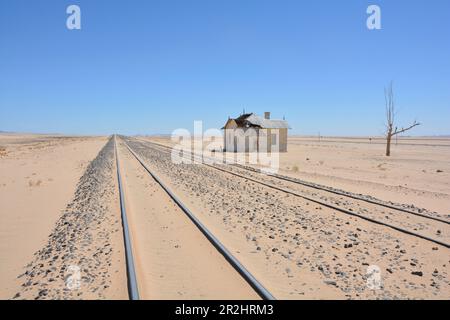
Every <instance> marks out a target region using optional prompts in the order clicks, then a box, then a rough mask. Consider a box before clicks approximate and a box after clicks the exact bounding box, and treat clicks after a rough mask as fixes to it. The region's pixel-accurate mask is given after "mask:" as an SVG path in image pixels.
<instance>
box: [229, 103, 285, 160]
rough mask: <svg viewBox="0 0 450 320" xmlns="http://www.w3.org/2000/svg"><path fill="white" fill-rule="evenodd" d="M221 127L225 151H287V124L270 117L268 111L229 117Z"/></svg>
mask: <svg viewBox="0 0 450 320" xmlns="http://www.w3.org/2000/svg"><path fill="white" fill-rule="evenodd" d="M222 129H223V130H224V135H223V139H224V151H225V152H287V137H288V130H289V124H288V122H287V121H286V120H272V119H270V112H265V113H264V117H260V116H258V115H256V114H254V113H247V114H243V115H241V116H239V117H238V118H236V119H231V118H229V119H228V121H227V123H226V124H225V126H224V127H223V128H222Z"/></svg>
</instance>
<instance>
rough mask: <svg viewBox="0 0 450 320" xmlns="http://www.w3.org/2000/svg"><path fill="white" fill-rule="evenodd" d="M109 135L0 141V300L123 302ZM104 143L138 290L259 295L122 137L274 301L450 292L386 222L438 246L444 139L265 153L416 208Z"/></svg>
mask: <svg viewBox="0 0 450 320" xmlns="http://www.w3.org/2000/svg"><path fill="white" fill-rule="evenodd" d="M113 141H114V139H108V138H106V137H63V136H39V135H2V136H0V191H1V193H0V197H1V198H0V200H1V201H0V213H1V216H0V219H1V225H0V228H1V229H0V236H1V239H0V240H1V242H2V245H1V246H0V256H1V264H0V268H1V272H2V274H1V277H2V278H1V283H2V288H1V289H0V293H1V296H0V298H2V299H11V298H14V299H127V298H128V292H127V274H126V264H125V257H124V239H123V233H122V232H123V230H122V224H121V216H120V205H119V195H118V183H117V172H116V170H117V168H116V164H115V154H114V143H113ZM117 141H118V144H117V145H118V148H117V151H118V155H119V162H120V164H121V165H120V167H121V175H122V178H123V186H124V194H125V203H126V208H127V215H128V223H129V225H130V232H131V240H132V247H133V255H134V258H135V262H136V274H137V279H138V286H139V291H140V294H141V298H142V299H208V298H219V299H258V298H259V297H258V295H257V294H256V293H255V292H254V291H253V290H252V288H251V287H250V286H249V285H248V283H247V282H246V281H244V279H243V278H242V277H241V276H240V275H239V274H238V273H237V271H236V270H234V269H233V268H232V267H231V266H230V265H229V264H228V263H227V261H226V260H225V259H224V257H223V256H222V255H220V254H219V253H218V251H217V250H215V248H214V247H213V246H212V245H211V243H210V242H208V241H207V240H206V238H205V237H204V236H203V235H202V234H201V232H199V230H198V229H197V228H196V227H195V226H194V225H193V224H192V223H191V221H190V220H189V219H188V218H187V216H186V215H185V214H184V213H183V212H182V211H181V210H180V208H179V207H178V206H177V205H176V204H175V203H174V202H173V200H172V199H171V198H170V197H169V196H168V195H167V194H166V193H165V191H163V189H161V187H160V186H159V185H158V184H157V183H156V182H155V180H154V179H153V178H152V177H151V176H150V175H148V173H146V171H145V170H144V169H143V167H142V166H141V165H140V164H139V163H138V162H137V161H136V159H135V158H134V157H133V156H132V155H131V153H130V152H129V150H128V149H127V148H126V145H128V146H129V147H130V148H132V149H133V150H134V152H136V154H138V155H139V157H141V159H142V160H143V161H145V163H146V165H148V167H149V168H151V170H153V171H154V172H155V173H156V174H157V175H158V176H159V177H160V178H161V179H162V180H163V181H164V183H165V184H166V185H167V186H168V187H169V188H170V189H171V190H172V192H174V193H175V194H176V195H177V197H178V198H179V199H181V200H182V201H183V203H184V204H185V206H186V207H188V208H189V209H190V210H191V211H192V212H194V213H195V215H196V216H197V218H198V219H199V220H200V221H201V222H202V223H203V224H204V225H205V226H206V227H207V228H208V229H209V230H210V231H211V232H212V233H213V234H214V235H215V236H216V237H217V238H218V239H219V240H220V241H221V242H222V244H223V245H225V246H226V247H227V248H228V250H229V251H230V252H231V253H232V254H233V255H234V256H235V257H236V258H237V259H238V260H239V261H240V262H241V263H242V264H243V265H244V266H245V267H246V268H247V270H248V271H249V272H251V274H252V275H253V276H254V277H255V278H256V279H258V281H260V283H261V284H263V285H264V286H265V287H266V288H267V289H268V290H269V291H270V292H271V293H272V294H273V295H274V296H275V297H276V298H278V299H449V298H450V276H449V273H450V259H449V257H450V249H449V248H448V247H446V246H443V245H440V244H437V243H435V242H432V241H429V240H426V239H424V238H420V237H417V236H414V235H411V234H407V233H405V232H402V231H399V230H397V229H395V228H392V227H389V225H391V226H395V227H397V228H400V229H404V230H409V231H411V232H413V233H414V234H417V235H419V236H420V235H421V236H423V237H425V238H431V239H435V240H437V241H440V242H442V243H444V244H445V243H447V244H448V243H450V241H449V239H450V228H449V224H445V221H450V215H449V204H450V202H449V200H450V182H449V172H450V164H449V162H448V159H449V156H450V139H445V138H439V139H438V138H414V139H413V138H401V139H399V141H398V143H396V142H394V145H393V148H392V157H390V158H386V157H385V156H384V155H383V154H384V144H383V141H382V140H380V139H371V140H369V139H368V138H325V137H321V138H320V140H319V138H318V137H291V138H290V139H289V145H288V152H287V153H284V154H280V170H279V174H281V175H284V176H288V177H295V178H298V179H301V180H302V181H308V182H310V183H313V184H316V185H317V184H318V185H322V186H326V187H330V188H334V189H339V190H341V191H345V192H350V193H351V194H353V195H356V196H361V195H363V196H361V197H363V198H364V197H367V198H368V199H372V198H376V199H377V201H380V203H386V204H391V203H393V205H395V206H397V207H399V208H407V209H408V210H412V211H413V212H416V213H418V214H419V215H412V214H409V213H405V212H401V211H396V210H391V209H389V208H386V207H380V206H378V205H374V204H370V203H366V202H364V201H363V200H358V199H350V198H347V197H345V196H342V195H336V194H332V193H329V192H328V191H326V190H310V188H309V187H305V186H301V185H297V184H295V183H293V182H289V181H280V180H277V179H276V177H271V176H266V175H262V174H260V173H257V172H253V171H249V170H246V169H245V170H244V168H240V167H234V166H229V165H216V167H218V168H220V169H223V170H222V171H220V170H217V169H215V168H212V167H208V166H206V165H204V164H174V163H173V162H172V161H171V154H170V150H168V149H167V148H163V147H161V146H158V145H155V144H153V142H157V143H159V144H162V145H166V146H173V142H172V141H170V139H169V138H167V137H121V138H117ZM198 151H199V150H196V152H198ZM220 156H222V155H221V154H216V157H220ZM226 156H227V157H232V156H233V155H232V154H226ZM253 167H254V168H257V166H253ZM230 172H231V173H235V174H238V175H241V177H239V176H237V175H233V174H230ZM264 184H266V185H264ZM271 186H276V188H273V187H271ZM277 188H278V189H277ZM282 190H289V191H290V192H288V193H286V192H284V191H282ZM302 196H307V197H311V198H313V199H319V200H320V201H321V202H323V203H325V204H326V205H321V204H318V203H317V202H314V201H309V200H307V199H305V198H304V197H302ZM327 205H332V206H338V207H340V208H343V209H346V210H350V211H352V212H354V213H355V214H357V215H359V216H355V215H349V214H346V213H344V212H340V211H338V210H335V209H333V208H332V207H329V206H327ZM428 217H432V218H438V219H439V220H442V221H444V223H443V222H440V221H436V220H430V219H429V218H428ZM364 218H370V219H375V220H377V221H379V222H382V223H384V224H374V223H373V222H370V221H368V220H366V219H364ZM73 267H77V268H79V271H80V279H79V282H78V284H79V287H77V288H75V289H74V288H71V287H70V286H68V280H69V279H70V278H71V277H72V276H73V274H72V273H70V272H73V269H72V268H73ZM374 268H375V269H376V270H378V272H379V276H380V281H379V282H377V287H376V288H373V287H371V286H370V285H369V282H368V281H370V280H371V274H372V273H371V272H372V271H373V270H374ZM371 270H372V271H371ZM69 271H70V272H69ZM69 284H70V283H69ZM72 284H73V283H72Z"/></svg>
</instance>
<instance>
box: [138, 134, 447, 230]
mask: <svg viewBox="0 0 450 320" xmlns="http://www.w3.org/2000/svg"><path fill="white" fill-rule="evenodd" d="M138 140H139V141H142V142H144V143H150V144H154V145H157V146H160V147H163V148H167V149H170V150H171V149H172V148H171V147H169V146H166V145H163V144H160V143H156V142H153V141H147V140H140V139H138ZM190 153H191V154H193V155H195V153H193V152H192V151H191V152H190ZM211 159H213V158H211ZM233 166H235V167H237V168H240V169H243V170H247V171H251V172H255V173H259V174H264V175H266V176H269V177H273V178H276V179H279V180H284V181H288V182H291V183H295V184H299V185H302V186H305V187H309V188H312V189H316V190H321V191H325V192H329V193H333V194H336V195H340V196H344V197H347V198H351V199H355V200H359V201H363V202H367V203H370V204H374V205H378V206H381V207H385V208H388V209H392V210H397V211H400V212H405V213H409V214H412V215H415V216H417V217H421V218H424V219H430V220H434V221H438V222H442V223H445V224H449V225H450V221H448V220H444V219H440V218H438V217H433V216H428V215H424V214H421V213H418V212H414V211H412V210H408V209H404V208H399V207H396V206H394V205H390V204H387V203H380V202H378V201H375V200H370V199H366V198H362V197H358V196H357V195H352V194H348V193H346V192H343V191H339V190H330V189H328V188H327V187H324V186H319V185H315V184H313V183H311V182H307V181H302V180H300V179H297V178H291V177H287V176H282V175H279V174H272V173H263V172H261V171H260V170H259V169H255V168H249V167H247V166H243V165H239V164H233Z"/></svg>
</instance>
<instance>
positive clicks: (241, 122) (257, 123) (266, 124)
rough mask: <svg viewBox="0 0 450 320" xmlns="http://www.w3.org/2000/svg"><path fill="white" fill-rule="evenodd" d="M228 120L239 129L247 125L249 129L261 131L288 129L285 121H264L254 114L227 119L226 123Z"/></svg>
mask: <svg viewBox="0 0 450 320" xmlns="http://www.w3.org/2000/svg"><path fill="white" fill-rule="evenodd" d="M230 120H234V121H235V122H236V124H237V125H238V126H239V127H245V126H247V125H248V126H249V127H258V128H262V129H290V127H289V124H288V122H287V121H286V120H275V119H274V120H272V119H265V118H263V117H261V116H258V115H256V114H254V113H247V114H243V115H241V116H239V117H238V118H236V119H229V120H228V121H230ZM227 123H228V122H227ZM225 127H226V124H225V126H224V127H223V128H222V129H225Z"/></svg>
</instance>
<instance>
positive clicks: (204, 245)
mask: <svg viewBox="0 0 450 320" xmlns="http://www.w3.org/2000/svg"><path fill="white" fill-rule="evenodd" d="M119 158H120V160H121V171H123V173H122V176H123V181H124V182H123V184H124V189H125V198H126V204H127V216H128V220H129V225H130V226H131V227H130V228H131V234H132V237H133V251H134V258H135V263H136V266H137V270H136V272H137V278H138V283H139V294H140V298H141V299H258V295H257V294H256V293H255V292H254V291H253V289H252V288H251V287H250V286H249V285H248V284H247V283H246V282H245V280H244V279H243V278H242V277H241V276H240V275H239V274H238V273H237V271H235V270H234V269H233V268H232V267H231V265H230V264H229V263H228V262H227V261H226V260H225V258H224V257H223V256H222V255H221V254H220V253H219V252H218V251H217V250H216V249H215V248H214V247H213V246H212V245H211V244H210V242H209V241H208V240H207V239H206V237H204V236H203V234H202V233H201V232H200V231H199V230H198V229H197V227H195V225H194V224H193V223H192V222H191V221H190V220H189V218H188V217H187V216H186V215H185V213H183V211H182V210H181V209H180V208H179V207H178V206H177V205H176V203H175V202H174V201H173V200H172V199H171V198H170V197H169V196H168V195H167V194H166V192H165V191H164V190H163V189H162V188H161V187H160V186H159V184H158V183H157V182H156V181H155V180H154V179H153V178H152V177H151V176H150V175H149V174H148V173H147V172H146V171H145V170H144V169H143V167H142V166H141V164H140V163H139V162H138V161H137V160H136V158H135V157H134V156H132V155H131V154H130V152H129V151H128V149H126V148H125V147H124V146H121V147H119Z"/></svg>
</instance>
